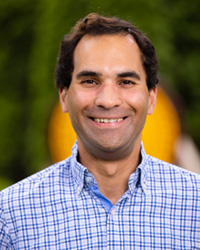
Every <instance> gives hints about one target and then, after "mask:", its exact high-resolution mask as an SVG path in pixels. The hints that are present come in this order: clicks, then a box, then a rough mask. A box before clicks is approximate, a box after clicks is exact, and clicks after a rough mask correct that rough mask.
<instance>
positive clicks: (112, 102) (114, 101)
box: [95, 83, 122, 109]
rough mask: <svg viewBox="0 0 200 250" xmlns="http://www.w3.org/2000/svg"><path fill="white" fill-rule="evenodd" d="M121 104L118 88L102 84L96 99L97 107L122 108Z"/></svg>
mask: <svg viewBox="0 0 200 250" xmlns="http://www.w3.org/2000/svg"><path fill="white" fill-rule="evenodd" d="M121 103H122V99H121V97H120V94H119V91H118V89H117V86H115V85H114V84H110V83H108V84H102V86H101V87H100V89H99V91H98V93H97V97H96V99H95V104H96V106H98V107H103V108H104V109H112V108H113V107H118V106H120V105H121Z"/></svg>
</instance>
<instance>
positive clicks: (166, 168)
mask: <svg viewBox="0 0 200 250" xmlns="http://www.w3.org/2000/svg"><path fill="white" fill-rule="evenodd" d="M148 166H149V167H148V172H149V177H150V178H152V179H153V180H156V181H159V182H162V183H166V184H167V185H169V187H170V185H172V186H173V187H176V186H179V187H180V188H181V187H185V188H189V187H191V188H195V189H196V190H200V175H199V174H197V173H194V172H191V171H189V170H186V169H183V168H181V167H179V166H176V165H174V164H171V163H168V162H165V161H162V160H159V159H157V158H155V157H152V156H148Z"/></svg>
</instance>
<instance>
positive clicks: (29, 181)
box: [0, 145, 200, 250]
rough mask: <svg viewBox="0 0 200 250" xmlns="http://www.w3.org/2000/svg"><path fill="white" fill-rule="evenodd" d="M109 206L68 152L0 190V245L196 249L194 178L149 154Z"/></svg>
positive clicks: (199, 194) (199, 211)
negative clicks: (62, 157) (125, 188)
mask: <svg viewBox="0 0 200 250" xmlns="http://www.w3.org/2000/svg"><path fill="white" fill-rule="evenodd" d="M141 154H142V162H141V164H140V165H139V166H138V168H137V170H136V171H135V172H134V173H133V174H132V175H131V176H130V178H129V183H128V186H129V189H128V190H127V192H126V193H124V195H123V196H122V197H121V199H120V200H119V201H118V202H117V203H116V204H115V205H114V206H112V204H111V203H110V202H109V201H108V200H107V199H106V198H105V197H103V196H102V195H101V194H100V193H99V190H98V186H97V183H96V181H95V178H94V176H92V175H91V174H90V173H89V172H88V171H87V169H86V168H85V167H84V166H83V165H81V164H80V163H78V162H77V160H76V155H77V145H75V146H74V148H73V154H72V156H71V157H69V158H68V159H66V160H65V161H62V162H60V163H57V164H55V165H53V166H51V167H49V168H47V169H45V170H42V171H41V172H39V173H37V174H35V175H33V176H31V177H29V178H26V179H25V180H23V181H21V182H19V183H17V184H15V185H13V186H11V187H9V188H7V189H5V190H4V191H2V192H1V193H0V249H1V250H4V249H20V250H22V249H42V250H43V249H52V250H56V249H58V250H61V249H63V250H64V249H65V250H66V249H80V250H83V249H87V250H88V249H95V250H97V249H109V250H112V249H119V250H123V249H125V250H128V249H176V250H177V249H190V250H191V249H200V177H199V176H198V175H196V174H193V173H190V172H188V171H185V170H183V169H181V168H178V167H176V166H173V165H170V164H168V163H164V162H162V161H160V160H158V159H155V158H152V157H150V156H148V155H146V154H145V152H144V150H143V148H142V150H141Z"/></svg>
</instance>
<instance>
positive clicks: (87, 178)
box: [85, 176, 92, 184]
mask: <svg viewBox="0 0 200 250" xmlns="http://www.w3.org/2000/svg"><path fill="white" fill-rule="evenodd" d="M85 181H86V183H88V184H90V183H91V182H92V177H89V176H87V177H85Z"/></svg>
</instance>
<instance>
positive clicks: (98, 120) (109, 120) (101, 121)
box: [93, 118, 124, 123]
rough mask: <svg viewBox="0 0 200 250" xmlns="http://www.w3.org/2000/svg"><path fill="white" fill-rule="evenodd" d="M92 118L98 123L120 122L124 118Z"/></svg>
mask: <svg viewBox="0 0 200 250" xmlns="http://www.w3.org/2000/svg"><path fill="white" fill-rule="evenodd" d="M93 120H94V121H95V122H98V123H114V122H121V121H123V120H124V118H117V119H107V118H103V119H102V118H94V119H93Z"/></svg>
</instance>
